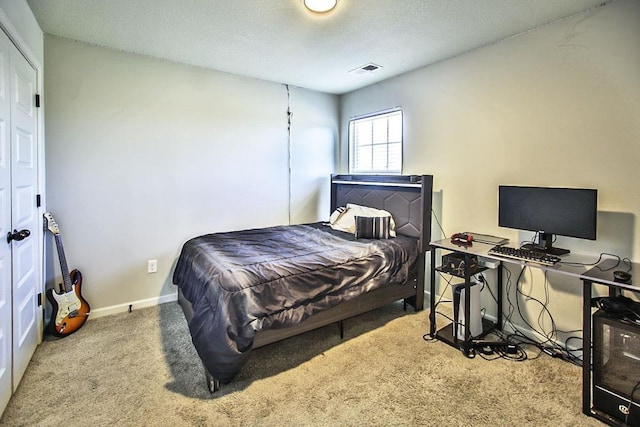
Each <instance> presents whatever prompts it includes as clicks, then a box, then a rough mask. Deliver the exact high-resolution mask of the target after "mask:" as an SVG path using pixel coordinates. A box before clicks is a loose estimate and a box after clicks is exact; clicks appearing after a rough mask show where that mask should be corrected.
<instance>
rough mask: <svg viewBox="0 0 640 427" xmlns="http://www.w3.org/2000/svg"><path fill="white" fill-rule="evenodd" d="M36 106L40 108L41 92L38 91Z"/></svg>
mask: <svg viewBox="0 0 640 427" xmlns="http://www.w3.org/2000/svg"><path fill="white" fill-rule="evenodd" d="M36 108H40V94H39V93H36Z"/></svg>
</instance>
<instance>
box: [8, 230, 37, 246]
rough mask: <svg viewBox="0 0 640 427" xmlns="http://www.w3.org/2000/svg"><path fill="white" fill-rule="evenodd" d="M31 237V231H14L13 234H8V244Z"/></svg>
mask: <svg viewBox="0 0 640 427" xmlns="http://www.w3.org/2000/svg"><path fill="white" fill-rule="evenodd" d="M30 235H31V231H29V230H27V229H26V228H25V229H24V230H20V231H18V230H13V233H12V232H8V233H7V243H11V241H12V240H17V241H20V240H24V239H26V238H27V237H29V236H30Z"/></svg>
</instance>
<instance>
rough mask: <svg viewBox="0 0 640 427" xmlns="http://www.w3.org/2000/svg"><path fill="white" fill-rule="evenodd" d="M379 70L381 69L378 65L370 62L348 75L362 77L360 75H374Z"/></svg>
mask: <svg viewBox="0 0 640 427" xmlns="http://www.w3.org/2000/svg"><path fill="white" fill-rule="evenodd" d="M380 68H382V67H381V66H380V65H376V64H373V63H371V62H370V63H368V64H366V65H363V66H362V67H358V68H356V69H354V70H351V71H349V74H356V75H359V76H362V75H367V74H372V73H375V72H376V71H378V70H379V69H380Z"/></svg>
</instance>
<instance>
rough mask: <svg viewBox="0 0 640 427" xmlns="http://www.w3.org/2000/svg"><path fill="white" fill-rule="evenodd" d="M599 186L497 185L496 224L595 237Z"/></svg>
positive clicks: (593, 238)
mask: <svg viewBox="0 0 640 427" xmlns="http://www.w3.org/2000/svg"><path fill="white" fill-rule="evenodd" d="M597 205H598V190H593V189H582V188H549V187H515V186H500V187H499V188H498V225H499V226H500V227H507V228H516V229H519V230H528V231H536V232H543V233H547V234H557V235H561V236H568V237H577V238H581V239H590V240H595V239H596V217H597V212H598V207H597Z"/></svg>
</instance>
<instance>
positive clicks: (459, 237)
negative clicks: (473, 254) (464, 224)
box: [451, 233, 473, 246]
mask: <svg viewBox="0 0 640 427" xmlns="http://www.w3.org/2000/svg"><path fill="white" fill-rule="evenodd" d="M472 242H473V236H472V235H471V234H467V233H456V234H454V235H453V236H451V243H453V244H456V245H461V246H471V245H472Z"/></svg>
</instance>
